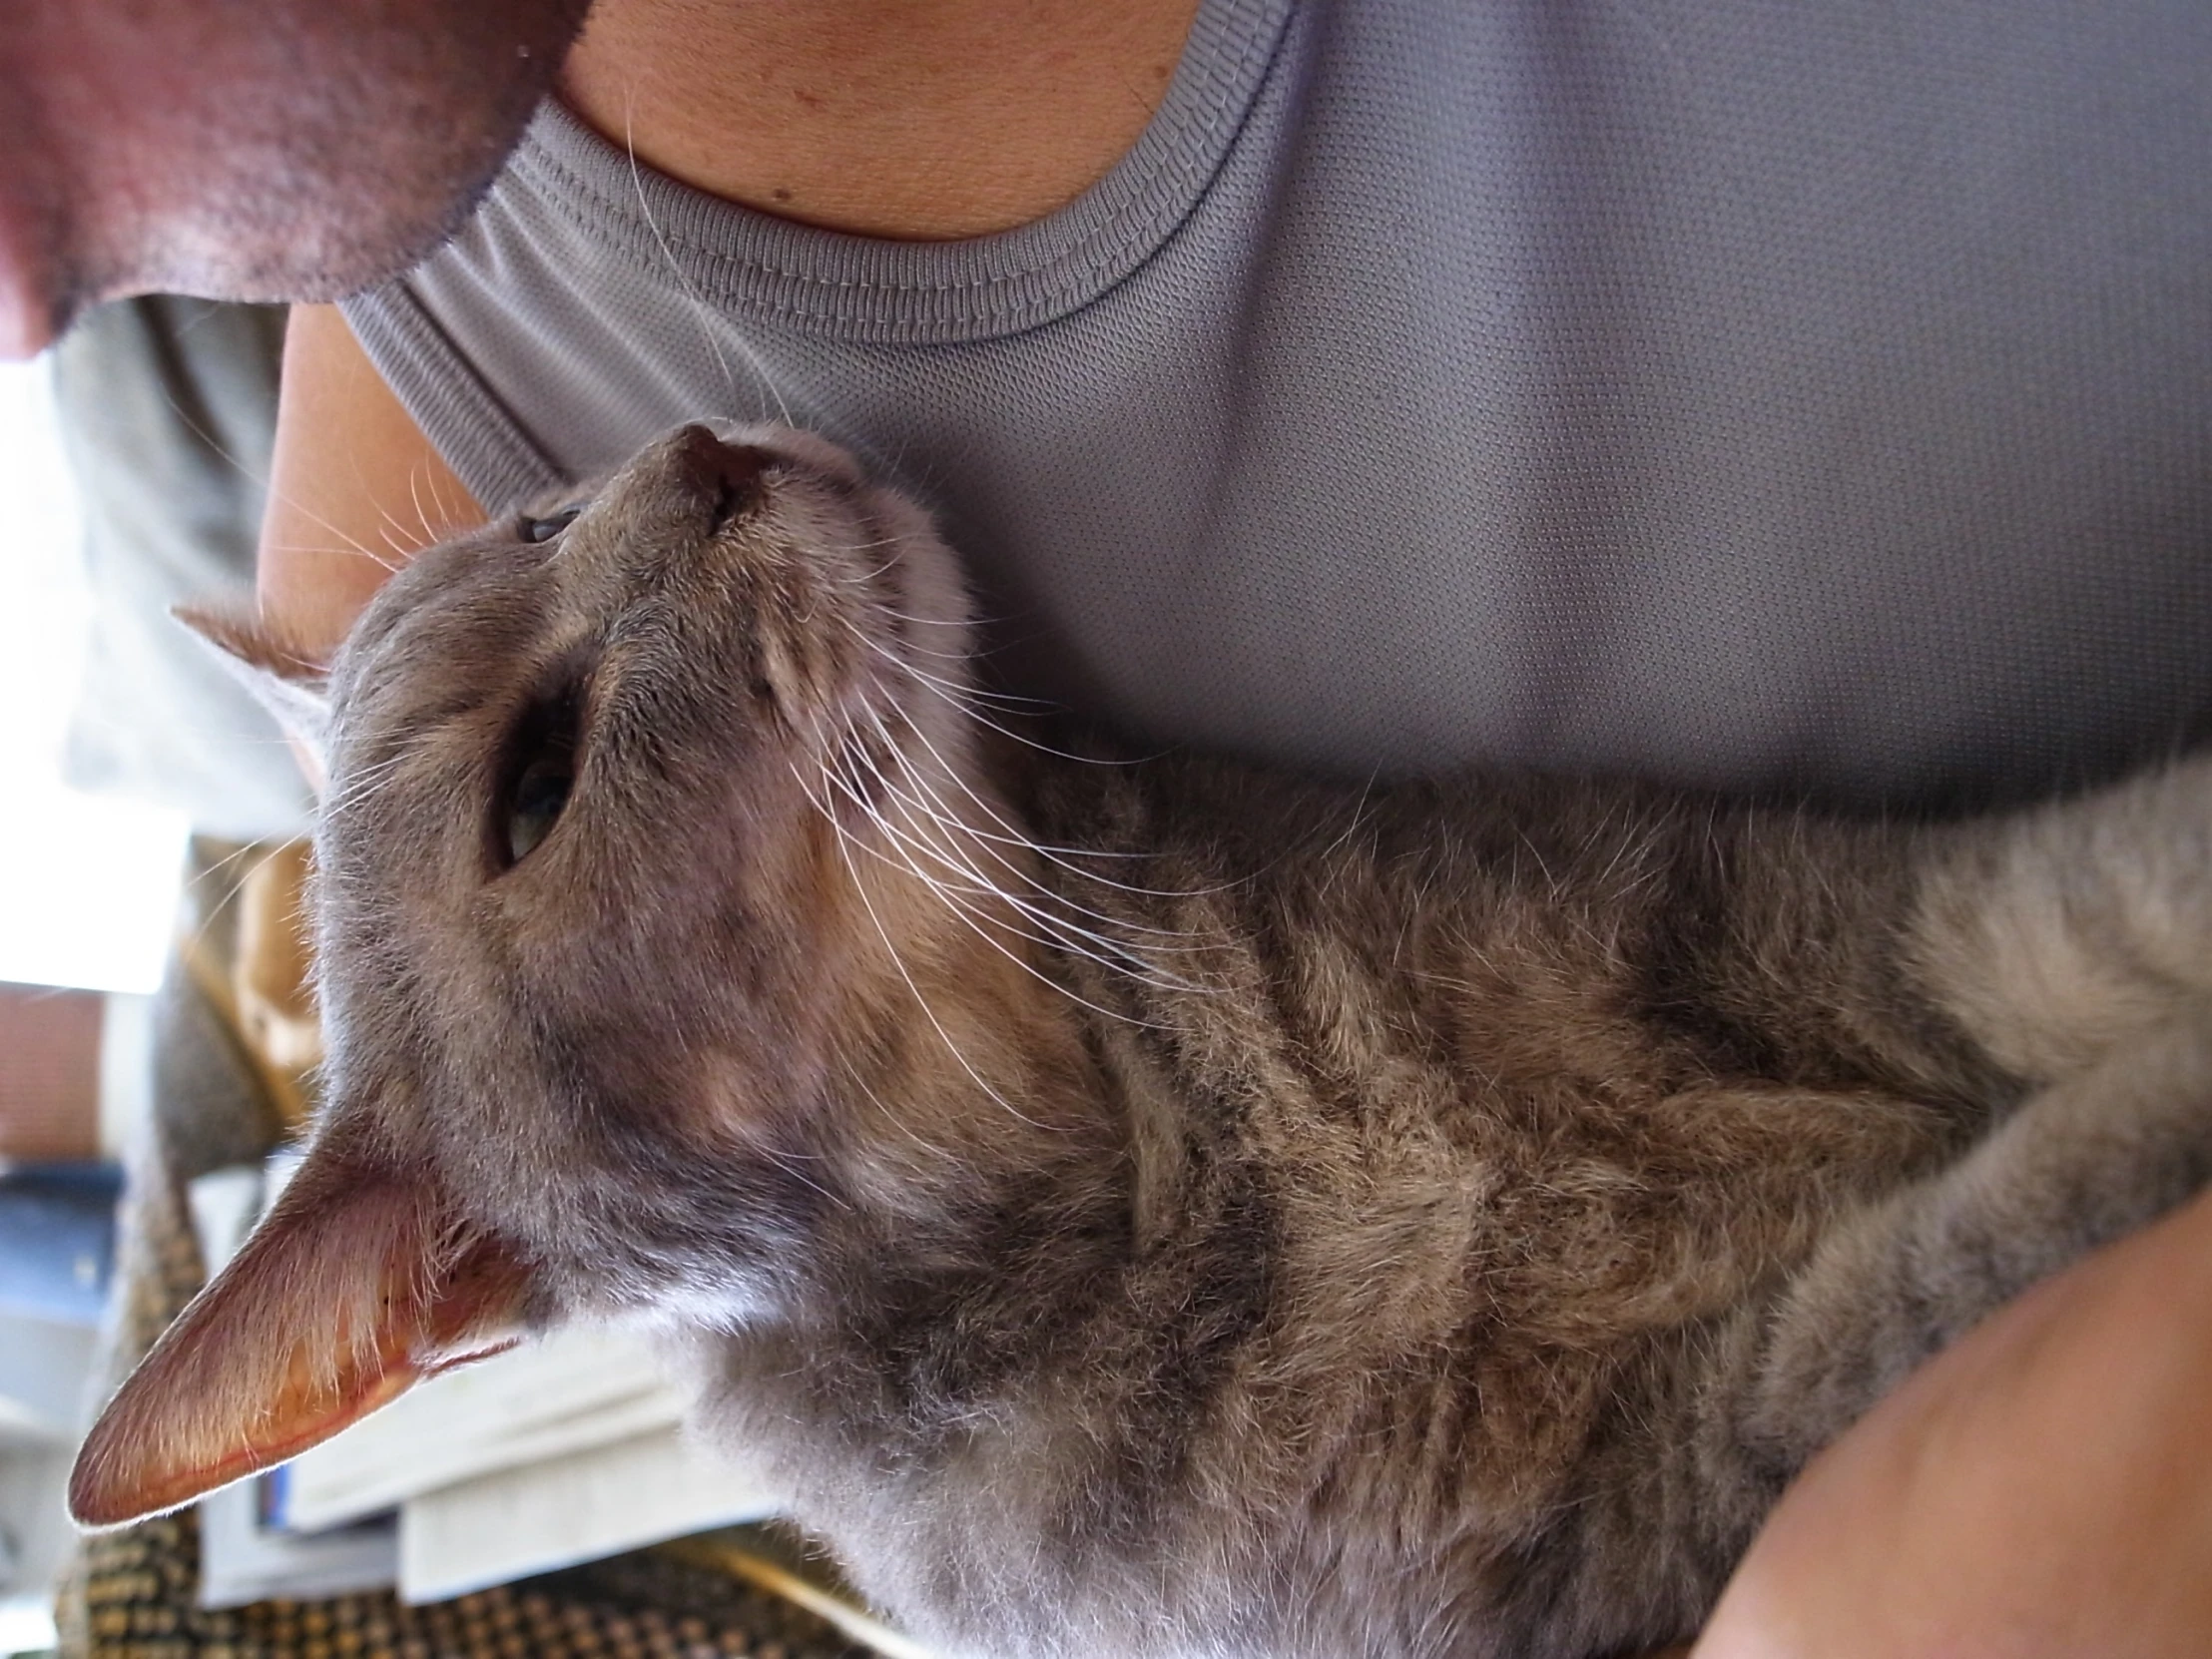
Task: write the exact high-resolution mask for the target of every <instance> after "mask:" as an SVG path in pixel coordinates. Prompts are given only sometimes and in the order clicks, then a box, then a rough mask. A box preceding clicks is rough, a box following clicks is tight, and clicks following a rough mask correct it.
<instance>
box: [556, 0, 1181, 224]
mask: <svg viewBox="0 0 2212 1659" xmlns="http://www.w3.org/2000/svg"><path fill="white" fill-rule="evenodd" d="M1197 9H1198V0H1118V3H1109V4H1100V3H1099V0H1035V3H1034V4H1027V5H1022V6H1013V7H1009V6H1005V5H1002V4H999V3H998V0H785V3H783V4H780V5H777V6H773V7H769V6H759V5H732V4H723V3H718V0H601V4H599V5H597V6H596V7H594V8H593V10H592V13H591V17H590V21H589V22H588V23H587V25H586V27H585V30H584V35H583V38H582V39H581V41H580V42H579V43H578V44H577V46H576V49H575V50H574V51H573V52H572V53H571V54H570V56H569V59H568V62H567V65H566V66H565V67H564V69H563V71H562V75H561V81H560V92H561V97H562V99H563V101H564V102H565V103H566V104H567V105H568V106H569V108H570V109H572V110H573V111H575V113H576V114H577V115H578V116H580V117H581V118H582V119H583V120H584V121H585V122H586V123H587V124H589V125H590V126H592V127H593V128H595V129H597V130H598V131H599V132H600V133H601V134H602V135H604V136H605V137H606V138H607V139H608V140H609V141H610V142H612V143H614V144H616V145H619V146H622V147H624V148H626V149H628V150H629V151H630V152H631V153H632V154H634V155H635V156H636V157H637V159H638V160H639V161H640V162H642V163H644V164H645V165H647V166H649V167H652V168H654V169H655V170H657V171H659V172H661V173H665V174H667V175H669V176H670V177H671V178H674V179H677V180H680V181H682V182H683V183H685V184H687V185H691V186H693V187H694V188H696V189H699V190H703V191H707V192H709V193H711V194H713V195H716V196H721V197H725V198H727V199H728V200H730V201H733V202H738V203H742V204H744V205H745V206H747V207H749V208H756V209H759V210H761V211H762V212H765V213H771V214H776V215H779V216H781V217H784V218H787V219H795V220H800V221H803V222H805V223H807V224H811V225H819V226H822V227H824V228H826V229H829V230H835V231H844V232H848V233H851V234H853V235H858V236H873V237H885V238H894V239H901V240H915V241H941V240H950V239H954V238H961V237H974V236H983V235H987V234H989V233H991V232H995V231H1006V230H1011V229H1013V228H1014V227H1016V226H1020V225H1026V224H1029V223H1030V222H1031V221H1033V220H1037V219H1041V218H1043V217H1045V216H1046V215H1047V214H1050V213H1051V212H1053V211H1054V210H1055V209H1057V208H1060V207H1064V206H1065V205H1066V204H1067V203H1069V202H1071V201H1073V200H1074V199H1075V198H1076V197H1078V196H1080V195H1081V194H1082V193H1083V192H1084V191H1085V190H1087V189H1088V188H1089V187H1090V186H1091V185H1093V184H1094V183H1096V182H1097V181H1098V180H1099V179H1100V178H1102V177H1103V176H1104V175H1105V174H1106V173H1107V172H1108V171H1109V170H1111V169H1112V167H1113V166H1114V164H1115V163H1116V162H1117V161H1119V160H1120V159H1121V157H1122V156H1123V155H1124V154H1126V153H1127V151H1128V150H1129V147H1130V146H1131V145H1133V144H1134V143H1135V142H1136V141H1137V138H1138V136H1139V135H1140V134H1141V133H1142V132H1143V131H1144V128H1145V124H1146V123H1147V122H1148V121H1150V120H1151V118H1152V113H1153V111H1154V110H1155V109H1157V108H1158V107H1159V104H1160V101H1161V99H1162V98H1163V97H1164V96H1165V95H1166V92H1167V88H1168V84H1169V81H1170V80H1171V79H1172V77H1173V75H1174V71H1175V66H1176V63H1177V62H1178V60H1179V59H1180V58H1181V56H1182V52H1183V45H1184V41H1185V39H1186V38H1187V37H1188V35H1189V33H1190V28H1191V22H1192V19H1193V17H1194V16H1195V15H1196V12H1197Z"/></svg>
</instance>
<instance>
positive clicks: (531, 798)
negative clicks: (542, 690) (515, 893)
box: [492, 686, 584, 868]
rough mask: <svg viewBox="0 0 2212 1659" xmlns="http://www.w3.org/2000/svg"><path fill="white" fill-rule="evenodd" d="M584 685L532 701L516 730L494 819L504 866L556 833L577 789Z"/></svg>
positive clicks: (519, 859) (495, 837)
mask: <svg viewBox="0 0 2212 1659" xmlns="http://www.w3.org/2000/svg"><path fill="white" fill-rule="evenodd" d="M583 702H584V698H583V689H582V688H581V687H580V686H572V687H569V688H566V689H564V690H563V691H561V692H560V693H558V694H557V695H555V696H553V697H549V698H541V699H540V700H538V701H537V702H535V703H533V704H532V705H531V706H530V708H529V710H528V711H527V712H526V713H525V714H524V715H523V717H522V720H521V722H520V723H519V724H518V725H517V726H516V728H515V736H514V741H513V743H512V744H511V745H510V747H509V751H508V764H507V768H506V772H505V776H506V779H507V782H506V784H505V786H504V787H503V788H502V789H501V790H500V792H499V798H498V801H497V803H496V804H495V812H494V817H493V823H492V844H493V848H494V850H495V852H496V853H497V854H498V861H499V863H500V865H501V867H503V868H511V867H512V866H514V865H515V864H519V863H520V862H522V860H523V859H525V858H527V857H528V856H529V855H530V854H531V853H532V852H534V851H535V850H537V848H538V846H539V845H540V844H541V843H542V842H543V841H544V840H545V837H546V836H548V835H550V834H551V833H552V832H553V827H554V826H555V825H557V824H558V823H560V820H561V815H562V813H564V812H565V811H567V809H568V802H569V796H570V794H571V792H573V791H574V789H575V787H576V768H577V753H576V751H577V745H578V742H579V736H580V732H581V728H582V721H583Z"/></svg>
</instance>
